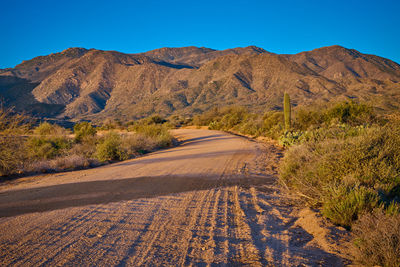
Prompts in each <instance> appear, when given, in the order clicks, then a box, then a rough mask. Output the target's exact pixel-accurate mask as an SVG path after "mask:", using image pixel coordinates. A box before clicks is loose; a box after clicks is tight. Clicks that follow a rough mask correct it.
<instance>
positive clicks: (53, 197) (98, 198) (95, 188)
mask: <svg viewBox="0 0 400 267" xmlns="http://www.w3.org/2000/svg"><path fill="white" fill-rule="evenodd" d="M273 182H274V178H273V177H268V176H261V177H256V176H246V177H244V176H243V175H237V177H229V179H221V178H220V177H217V176H212V175H211V176H207V177H200V176H198V175H191V176H189V177H188V176H155V177H139V178H127V179H119V180H105V181H91V182H81V183H72V184H61V185H54V186H48V187H40V188H33V189H24V190H17V191H8V192H5V193H2V194H0V203H1V204H0V217H10V216H16V215H20V214H25V213H32V212H43V211H49V210H56V209H63V208H68V207H78V206H84V205H90V204H105V203H110V202H118V201H123V200H132V199H138V198H147V197H157V196H162V195H169V194H173V193H181V192H187V191H194V190H206V189H212V188H216V187H226V186H233V185H240V186H246V187H247V186H251V185H260V184H271V183H273Z"/></svg>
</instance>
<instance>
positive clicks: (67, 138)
mask: <svg viewBox="0 0 400 267" xmlns="http://www.w3.org/2000/svg"><path fill="white" fill-rule="evenodd" d="M165 122H166V121H165V120H156V119H155V118H153V117H152V118H149V119H144V120H138V121H135V122H132V123H130V125H129V126H128V125H123V124H117V123H114V122H113V123H110V122H109V121H107V122H106V124H105V125H103V126H101V127H94V126H93V125H92V124H91V123H89V122H80V123H77V124H75V126H74V128H73V129H71V130H70V129H65V128H63V127H61V126H58V125H55V124H50V123H48V122H42V123H40V124H39V125H37V126H33V125H32V123H30V120H29V118H27V117H25V116H22V115H18V114H15V113H13V112H12V111H10V110H5V109H0V148H1V149H0V176H3V177H4V176H10V175H24V174H33V173H41V172H54V171H63V170H75V169H80V168H88V167H95V166H99V165H101V164H104V163H107V162H113V161H120V160H126V159H129V158H134V157H137V156H140V155H142V154H145V153H148V152H151V151H154V150H156V149H160V148H165V147H169V146H172V145H173V137H172V135H171V134H170V133H169V128H170V127H168V125H166V124H165ZM99 129H100V130H99Z"/></svg>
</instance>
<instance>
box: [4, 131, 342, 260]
mask: <svg viewBox="0 0 400 267" xmlns="http://www.w3.org/2000/svg"><path fill="white" fill-rule="evenodd" d="M174 134H175V135H176V136H177V137H178V138H179V139H180V140H181V141H182V144H181V145H179V146H177V147H174V148H171V149H168V150H162V151H158V152H155V153H152V154H149V155H147V156H144V157H141V158H137V159H133V160H128V161H124V162H120V163H116V164H111V165H107V166H103V167H99V168H96V169H89V170H83V171H74V172H66V173H59V174H47V175H41V176H36V177H28V178H23V179H18V180H14V181H12V182H7V183H3V184H2V185H1V186H0V265H1V266H9V265H12V266H38V265H42V266H61V265H69V266H71V265H74V266H82V265H83V266H87V265H90V266H187V265H189V266H190V265H194V266H219V265H222V266H224V265H225V266H232V265H233V266H243V265H245V266H303V265H306V266H320V265H323V266H341V265H344V264H346V263H348V261H347V260H346V259H345V258H346V257H345V254H344V253H343V248H342V247H341V246H339V244H340V243H343V242H342V241H343V240H345V239H346V231H344V230H343V229H340V228H336V227H333V226H332V225H330V224H329V223H328V222H326V221H325V220H323V219H322V218H321V217H320V216H319V215H318V214H317V213H315V212H314V211H312V210H309V209H300V208H298V207H297V206H296V205H294V202H296V200H295V199H293V198H292V197H290V196H289V195H287V194H284V193H283V192H282V190H280V189H279V186H278V185H277V180H276V179H277V178H276V166H277V161H278V160H279V157H280V155H281V151H280V150H279V149H278V148H276V147H274V146H273V145H268V144H261V143H258V142H254V141H251V140H248V139H245V138H242V137H238V136H234V135H230V134H226V133H222V132H217V131H208V130H193V129H182V130H176V131H175V132H174Z"/></svg>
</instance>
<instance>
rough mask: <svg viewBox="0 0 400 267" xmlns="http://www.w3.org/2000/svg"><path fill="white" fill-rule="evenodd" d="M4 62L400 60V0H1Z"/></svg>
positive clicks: (1, 56) (0, 49)
mask: <svg viewBox="0 0 400 267" xmlns="http://www.w3.org/2000/svg"><path fill="white" fill-rule="evenodd" d="M0 25H1V35H0V36H1V37H0V68H6V67H13V66H15V65H16V64H18V63H20V62H21V61H22V60H26V59H31V58H33V57H35V56H39V55H47V54H50V53H54V52H59V51H62V50H64V49H66V48H68V47H85V48H97V49H102V50H117V51H121V52H126V53H137V52H144V51H148V50H151V49H156V48H160V47H166V46H168V47H181V46H190V45H194V46H205V47H210V48H215V49H226V48H233V47H239V46H248V45H256V46H259V47H262V48H264V49H266V50H268V51H271V52H275V53H297V52H300V51H305V50H312V49H314V48H318V47H322V46H328V45H334V44H338V45H342V46H344V47H347V48H354V49H357V50H359V51H361V52H363V53H369V54H376V55H379V56H383V57H387V58H389V59H392V60H394V61H396V62H397V63H400V1H399V0H390V1H389V0H379V1H378V0H376V1H370V0H365V1H362V0H359V1H354V0H346V1H342V0H337V1H329V0H311V1H306V0H304V1H300V0H299V1H294V0H293V1H289V0H275V1H267V0H265V1H251V0H248V1H235V0H231V1H218V0H213V1H208V0H202V1H190V0H186V1H172V0H169V1H168V0H164V1H152V0H143V1H134V0H132V1H120V0H108V1H102V0H96V1H85V0H80V1H75V0H68V1H64V0H48V1H44V0H25V1H23V0H0Z"/></svg>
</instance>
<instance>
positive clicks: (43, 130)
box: [33, 122, 68, 135]
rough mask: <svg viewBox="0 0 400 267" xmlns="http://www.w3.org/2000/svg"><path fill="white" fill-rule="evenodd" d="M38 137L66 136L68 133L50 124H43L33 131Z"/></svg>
mask: <svg viewBox="0 0 400 267" xmlns="http://www.w3.org/2000/svg"><path fill="white" fill-rule="evenodd" d="M33 133H34V134H37V135H66V134H67V133H68V132H67V130H66V129H65V128H63V127H61V126H59V125H57V124H51V123H48V122H42V123H40V124H39V126H37V127H36V128H35V129H34V130H33Z"/></svg>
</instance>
